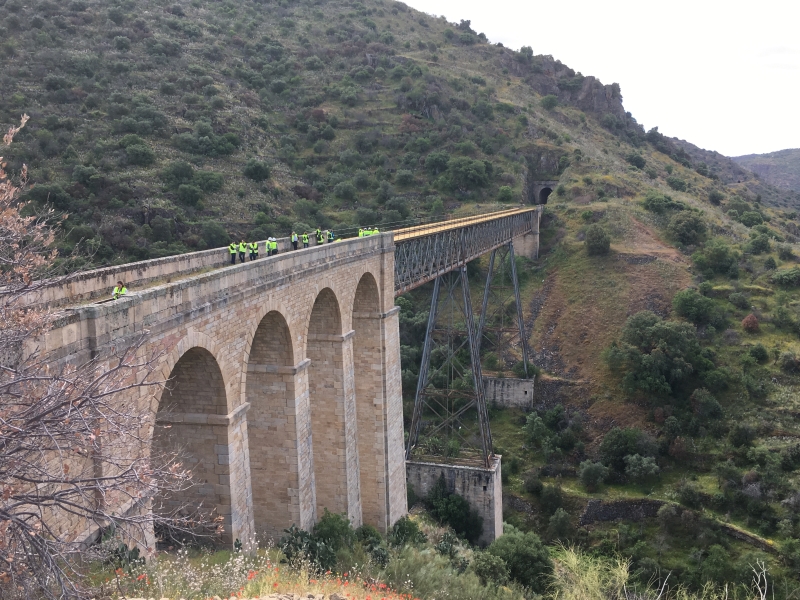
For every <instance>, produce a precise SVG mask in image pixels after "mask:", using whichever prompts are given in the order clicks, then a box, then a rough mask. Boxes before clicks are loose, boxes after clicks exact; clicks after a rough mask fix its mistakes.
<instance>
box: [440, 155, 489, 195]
mask: <svg viewBox="0 0 800 600" xmlns="http://www.w3.org/2000/svg"><path fill="white" fill-rule="evenodd" d="M489 164H491V163H489ZM447 175H448V177H449V180H450V185H451V186H452V187H454V188H456V189H458V190H460V191H463V192H466V191H468V190H470V189H473V188H481V187H484V186H485V185H486V184H487V183H488V182H489V177H488V175H487V173H486V163H484V162H483V161H480V160H473V159H471V158H469V157H467V156H457V157H454V158H451V159H450V160H449V161H447Z"/></svg>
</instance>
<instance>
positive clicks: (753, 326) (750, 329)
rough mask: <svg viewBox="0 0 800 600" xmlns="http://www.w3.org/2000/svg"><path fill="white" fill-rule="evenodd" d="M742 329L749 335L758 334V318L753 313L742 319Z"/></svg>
mask: <svg viewBox="0 0 800 600" xmlns="http://www.w3.org/2000/svg"><path fill="white" fill-rule="evenodd" d="M742 329H744V330H745V331H746V332H747V333H758V329H759V327H758V318H757V317H756V316H755V315H754V314H753V313H750V314H749V315H747V316H746V317H745V318H744V319H742Z"/></svg>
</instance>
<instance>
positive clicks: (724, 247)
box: [692, 238, 738, 277]
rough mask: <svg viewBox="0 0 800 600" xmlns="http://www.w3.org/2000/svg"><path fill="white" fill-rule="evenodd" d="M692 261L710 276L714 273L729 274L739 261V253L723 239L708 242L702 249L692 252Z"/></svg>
mask: <svg viewBox="0 0 800 600" xmlns="http://www.w3.org/2000/svg"><path fill="white" fill-rule="evenodd" d="M692 262H693V263H694V264H695V266H696V267H697V268H698V269H700V270H701V271H702V272H703V273H704V274H706V275H707V276H708V277H712V276H713V274H714V273H723V274H728V273H730V272H731V269H733V268H735V266H736V263H737V262H738V256H737V254H736V253H735V252H734V251H733V250H732V249H731V247H730V246H729V245H728V244H726V243H725V242H724V241H722V240H721V239H718V238H717V239H713V240H709V241H708V242H706V244H705V246H704V247H703V249H702V250H698V251H697V252H695V253H694V254H692Z"/></svg>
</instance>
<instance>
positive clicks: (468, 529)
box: [427, 476, 483, 543]
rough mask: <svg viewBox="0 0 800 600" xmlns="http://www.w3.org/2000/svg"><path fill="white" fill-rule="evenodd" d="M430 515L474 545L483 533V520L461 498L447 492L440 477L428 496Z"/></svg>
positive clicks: (442, 478)
mask: <svg viewBox="0 0 800 600" xmlns="http://www.w3.org/2000/svg"><path fill="white" fill-rule="evenodd" d="M427 503H428V504H429V505H430V507H431V515H432V516H433V517H434V518H435V519H436V520H438V521H439V522H440V523H442V524H443V525H449V526H450V527H452V528H453V531H455V532H456V534H458V535H459V536H462V537H464V538H466V539H467V540H468V541H470V542H472V543H475V542H477V541H478V538H479V537H480V536H481V533H482V531H483V518H482V517H480V516H479V515H478V513H477V511H474V510H472V509H471V508H470V506H469V503H468V502H467V501H466V499H464V497H463V496H459V495H458V494H455V493H451V492H448V491H447V487H446V485H445V481H444V477H443V476H442V477H440V478H439V480H438V481H437V482H436V484H435V485H434V486H433V487H432V488H431V491H430V493H429V494H428V498H427Z"/></svg>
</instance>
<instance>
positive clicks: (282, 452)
mask: <svg viewBox="0 0 800 600" xmlns="http://www.w3.org/2000/svg"><path fill="white" fill-rule="evenodd" d="M304 366H305V365H303V367H304ZM301 368H302V367H301ZM299 370H300V369H299V368H297V367H295V364H294V351H293V348H292V335H291V332H290V330H289V325H288V323H287V322H286V319H285V318H284V316H283V315H282V314H281V313H280V312H278V311H276V310H272V311H270V312H268V313H267V314H266V315H265V316H264V317H263V318H262V319H261V321H260V322H259V324H258V327H257V328H256V331H255V334H254V336H253V340H252V342H251V344H250V353H249V356H248V359H247V368H246V376H247V377H246V383H245V391H244V393H245V401H246V402H247V403H248V404H249V406H250V408H249V410H248V419H247V428H248V444H249V456H250V476H251V478H252V490H253V518H254V523H255V528H256V532H257V533H259V534H262V535H265V536H267V537H272V538H274V539H277V538H278V537H279V536H280V534H281V531H282V530H283V529H286V528H288V527H289V526H291V525H292V524H293V523H294V524H297V525H299V526H301V527H302V526H304V525H307V524H306V523H305V522H304V519H302V518H301V510H300V504H299V498H300V496H301V489H300V488H301V481H300V474H301V471H302V469H301V467H300V462H301V460H300V456H299V452H298V451H299V445H300V444H299V443H298V442H299V440H300V435H301V431H302V429H303V428H302V427H298V424H300V423H303V422H306V421H307V420H308V417H307V410H306V411H303V410H302V408H301V409H300V411H298V404H299V402H298V400H299V396H303V394H301V393H300V392H301V390H302V391H304V390H305V386H303V385H302V381H298V380H297V378H298V371H299ZM304 412H305V415H304V414H303V413H304Z"/></svg>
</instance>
